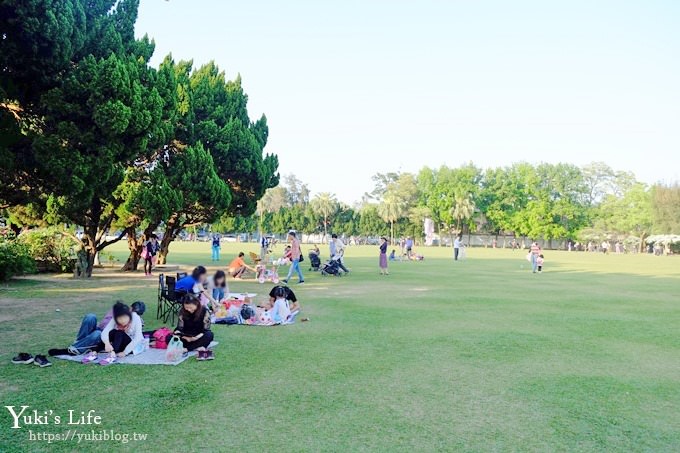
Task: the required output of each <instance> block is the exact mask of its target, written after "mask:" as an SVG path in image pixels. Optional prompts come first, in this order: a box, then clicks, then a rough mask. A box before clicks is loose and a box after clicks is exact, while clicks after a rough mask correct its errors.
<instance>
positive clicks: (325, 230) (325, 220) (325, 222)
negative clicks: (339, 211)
mask: <svg viewBox="0 0 680 453" xmlns="http://www.w3.org/2000/svg"><path fill="white" fill-rule="evenodd" d="M323 241H324V243H327V242H328V216H327V215H326V214H324V216H323Z"/></svg>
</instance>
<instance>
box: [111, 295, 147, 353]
mask: <svg viewBox="0 0 680 453" xmlns="http://www.w3.org/2000/svg"><path fill="white" fill-rule="evenodd" d="M101 339H102V342H103V343H104V351H106V352H108V353H109V357H107V358H105V359H103V362H108V363H113V362H114V361H115V360H116V357H125V356H126V355H128V354H131V353H132V352H133V351H135V350H136V349H137V347H138V346H140V345H141V344H142V342H143V341H144V335H143V334H142V319H141V318H140V317H139V315H137V313H135V312H133V311H131V310H130V307H128V306H127V305H125V304H124V303H122V302H116V304H115V305H114V306H113V318H111V320H110V321H109V323H108V324H107V325H106V327H104V330H103V331H102V335H101ZM137 350H138V349H137ZM108 363H103V364H108Z"/></svg>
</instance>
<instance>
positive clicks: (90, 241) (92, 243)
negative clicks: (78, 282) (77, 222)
mask: <svg viewBox="0 0 680 453" xmlns="http://www.w3.org/2000/svg"><path fill="white" fill-rule="evenodd" d="M96 237H97V227H96V226H91V225H90V226H86V227H85V228H84V229H83V238H82V239H81V242H82V249H81V250H80V251H79V252H78V263H77V265H76V269H77V270H76V272H74V277H76V278H89V277H92V268H93V267H94V259H95V256H96V255H97V244H96Z"/></svg>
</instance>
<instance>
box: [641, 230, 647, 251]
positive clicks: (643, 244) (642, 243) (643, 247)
mask: <svg viewBox="0 0 680 453" xmlns="http://www.w3.org/2000/svg"><path fill="white" fill-rule="evenodd" d="M646 238H647V235H646V234H641V235H640V250H639V252H640V253H645V249H646V247H645V246H646V245H647V244H645V239H646Z"/></svg>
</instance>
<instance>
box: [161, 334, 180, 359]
mask: <svg viewBox="0 0 680 453" xmlns="http://www.w3.org/2000/svg"><path fill="white" fill-rule="evenodd" d="M183 353H184V345H183V344H182V340H180V339H179V337H178V336H176V335H175V336H173V337H172V339H171V340H170V342H169V343H168V349H167V350H166V351H165V360H167V361H168V362H177V361H178V360H179V359H181V358H182V354H183Z"/></svg>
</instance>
